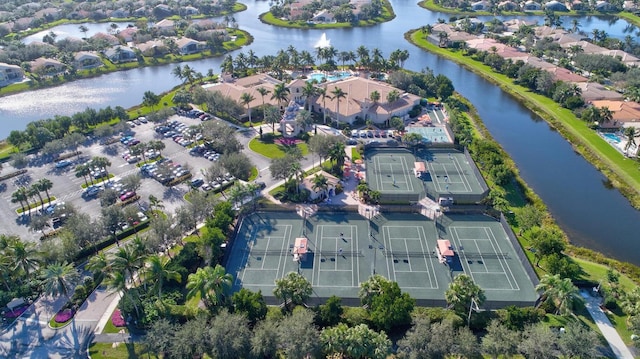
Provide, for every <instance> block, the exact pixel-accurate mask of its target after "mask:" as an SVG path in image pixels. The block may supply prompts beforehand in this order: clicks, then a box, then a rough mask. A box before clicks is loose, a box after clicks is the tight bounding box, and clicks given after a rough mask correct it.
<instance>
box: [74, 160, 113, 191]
mask: <svg viewBox="0 0 640 359" xmlns="http://www.w3.org/2000/svg"><path fill="white" fill-rule="evenodd" d="M109 167H111V161H109V159H108V158H106V157H100V156H96V157H93V158H92V159H91V161H89V162H87V163H85V164H81V165H78V166H76V169H75V171H76V177H78V178H80V177H82V178H83V179H84V184H85V185H86V186H88V185H89V181H87V178H88V179H90V180H91V183H92V184H93V183H94V180H95V178H94V175H93V173H94V171H93V169H94V168H98V169H99V170H101V171H104V172H105V174H106V175H105V178H109V171H108V170H107V169H108V168H109Z"/></svg>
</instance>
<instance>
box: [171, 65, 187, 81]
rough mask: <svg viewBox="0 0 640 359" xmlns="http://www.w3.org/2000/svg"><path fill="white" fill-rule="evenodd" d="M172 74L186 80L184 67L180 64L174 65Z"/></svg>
mask: <svg viewBox="0 0 640 359" xmlns="http://www.w3.org/2000/svg"><path fill="white" fill-rule="evenodd" d="M171 74H172V75H173V76H175V77H177V78H178V80H180V81H184V75H183V74H182V67H181V66H180V65H178V66H176V67H174V68H173V69H172V70H171Z"/></svg>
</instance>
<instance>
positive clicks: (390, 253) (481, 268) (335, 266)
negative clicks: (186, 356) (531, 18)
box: [227, 212, 537, 307]
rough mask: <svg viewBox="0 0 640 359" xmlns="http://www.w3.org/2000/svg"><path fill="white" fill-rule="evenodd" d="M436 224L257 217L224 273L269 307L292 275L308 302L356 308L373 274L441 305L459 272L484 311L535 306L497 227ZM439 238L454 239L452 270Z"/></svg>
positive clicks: (413, 217) (392, 216) (478, 220)
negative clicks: (300, 248)
mask: <svg viewBox="0 0 640 359" xmlns="http://www.w3.org/2000/svg"><path fill="white" fill-rule="evenodd" d="M440 221H441V222H440V223H439V224H441V225H443V226H444V227H441V228H440V229H438V227H437V226H436V223H435V222H433V221H431V220H429V219H428V218H426V217H424V216H421V215H419V214H416V213H385V214H379V215H377V216H375V218H374V219H373V220H372V221H371V222H370V223H369V221H368V220H367V219H366V218H364V217H362V216H360V215H359V214H357V213H348V212H318V213H317V214H315V215H313V216H311V217H310V218H308V219H306V220H305V219H303V218H301V217H299V216H297V215H296V214H291V213H288V212H261V213H256V214H253V215H251V216H248V217H246V218H245V219H244V220H243V222H242V225H241V228H240V230H239V232H238V235H237V237H236V239H235V242H234V244H233V247H232V249H231V252H230V256H229V260H228V261H227V272H229V273H231V274H233V275H234V278H235V282H234V290H239V289H240V288H242V287H244V288H247V289H250V290H252V291H258V290H261V291H262V293H263V295H264V296H265V299H266V300H267V302H268V303H270V304H275V303H277V301H276V299H275V298H274V297H273V294H272V293H273V288H274V281H275V280H276V279H278V278H282V277H284V276H286V275H287V274H288V273H289V272H296V271H297V272H298V273H300V274H302V275H303V276H305V277H306V278H307V279H308V280H309V282H310V283H311V284H312V286H313V289H314V294H313V298H311V300H310V303H318V302H322V301H323V300H325V299H326V298H328V297H330V296H332V295H337V296H339V297H341V298H343V300H344V303H345V304H348V305H357V304H358V303H359V300H358V292H359V288H360V283H362V282H364V281H366V280H367V279H368V278H369V277H370V276H371V275H372V274H373V273H376V274H380V275H382V276H384V277H386V278H388V279H391V280H393V281H396V282H398V284H399V285H400V287H401V288H402V290H403V291H406V292H408V293H409V294H410V295H411V296H412V297H413V298H415V299H416V300H417V301H418V303H419V304H420V305H435V306H441V305H444V304H445V302H444V291H445V290H446V289H447V288H448V286H449V283H450V282H451V279H452V278H453V277H454V276H455V275H457V274H459V273H467V274H469V275H470V276H472V277H473V278H474V280H475V281H476V283H477V284H478V285H480V286H481V287H482V288H483V289H484V290H485V292H486V295H487V299H488V301H491V302H492V303H493V304H487V305H486V306H485V307H489V306H495V307H500V306H503V305H501V303H503V304H504V303H508V304H512V303H513V304H517V303H531V304H532V303H534V302H535V300H536V298H537V294H536V293H535V291H534V290H533V283H532V282H531V280H530V279H529V278H528V276H527V275H526V273H525V270H524V267H523V265H522V263H520V261H519V259H518V257H517V255H515V254H514V249H513V247H512V246H511V244H510V242H509V240H508V238H507V235H506V233H505V232H504V230H503V229H502V227H501V225H500V223H499V222H496V221H495V220H494V219H491V218H488V217H485V216H468V215H455V216H446V217H442V218H441V219H440ZM303 228H304V230H303ZM303 233H304V234H303ZM302 237H303V238H305V243H307V245H306V246H307V249H308V250H307V251H306V254H305V255H304V256H302V257H301V260H300V261H299V262H297V261H294V260H293V257H294V255H293V254H294V251H295V248H294V245H295V246H297V245H296V243H299V241H300V238H302ZM297 238H298V239H297ZM438 239H449V240H450V241H451V244H452V247H454V249H455V252H456V255H455V258H454V259H453V261H452V263H451V264H443V263H441V262H440V261H439V258H438V255H437V253H436V247H437V240H438ZM496 303H497V304H496ZM508 304H504V305H508Z"/></svg>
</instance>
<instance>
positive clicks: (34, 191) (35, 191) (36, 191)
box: [27, 183, 44, 205]
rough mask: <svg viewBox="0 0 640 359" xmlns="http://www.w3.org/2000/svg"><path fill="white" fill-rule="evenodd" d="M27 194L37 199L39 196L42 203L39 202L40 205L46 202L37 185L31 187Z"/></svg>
mask: <svg viewBox="0 0 640 359" xmlns="http://www.w3.org/2000/svg"><path fill="white" fill-rule="evenodd" d="M27 192H28V194H29V196H30V197H34V198H35V197H36V196H38V198H40V202H38V203H39V204H40V205H42V204H44V201H43V200H42V195H41V194H40V189H39V188H38V186H37V185H36V184H35V183H34V184H32V185H31V186H29V188H28V189H27Z"/></svg>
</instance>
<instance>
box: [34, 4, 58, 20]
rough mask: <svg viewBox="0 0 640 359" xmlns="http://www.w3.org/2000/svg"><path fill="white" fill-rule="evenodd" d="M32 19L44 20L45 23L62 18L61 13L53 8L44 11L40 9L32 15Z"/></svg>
mask: <svg viewBox="0 0 640 359" xmlns="http://www.w3.org/2000/svg"><path fill="white" fill-rule="evenodd" d="M33 17H35V18H36V19H44V20H45V21H47V22H51V21H56V20H59V19H60V18H61V17H62V12H61V11H60V9H56V8H53V7H48V8H46V9H42V10H39V11H37V12H36V13H35V14H33Z"/></svg>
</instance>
